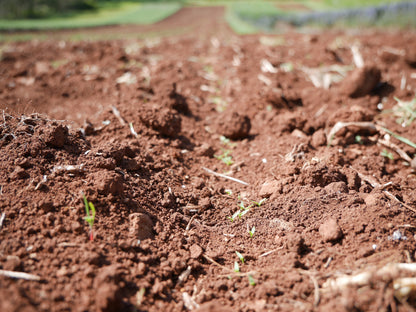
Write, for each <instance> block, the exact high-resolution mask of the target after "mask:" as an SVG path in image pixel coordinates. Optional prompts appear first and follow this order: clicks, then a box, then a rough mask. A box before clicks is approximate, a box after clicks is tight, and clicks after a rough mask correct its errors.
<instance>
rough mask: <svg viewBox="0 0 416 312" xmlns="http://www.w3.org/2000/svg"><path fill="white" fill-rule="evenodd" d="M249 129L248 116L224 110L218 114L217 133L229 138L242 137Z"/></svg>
mask: <svg viewBox="0 0 416 312" xmlns="http://www.w3.org/2000/svg"><path fill="white" fill-rule="evenodd" d="M250 129H251V122H250V118H249V117H248V116H247V115H245V114H242V113H239V112H236V111H225V112H224V113H222V114H221V115H220V116H218V119H217V124H216V131H217V133H219V134H221V135H223V136H225V137H226V138H229V139H231V140H239V139H244V138H246V137H247V136H248V135H249V132H250Z"/></svg>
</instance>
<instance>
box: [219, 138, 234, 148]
mask: <svg viewBox="0 0 416 312" xmlns="http://www.w3.org/2000/svg"><path fill="white" fill-rule="evenodd" d="M220 141H221V144H223V145H226V146H229V147H231V148H234V147H236V146H237V143H232V142H231V140H230V139H229V138H227V137H225V136H223V135H222V136H220Z"/></svg>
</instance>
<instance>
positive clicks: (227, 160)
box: [214, 149, 234, 166]
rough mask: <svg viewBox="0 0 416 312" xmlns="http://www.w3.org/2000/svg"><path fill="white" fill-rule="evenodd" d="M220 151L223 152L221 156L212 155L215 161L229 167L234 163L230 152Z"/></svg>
mask: <svg viewBox="0 0 416 312" xmlns="http://www.w3.org/2000/svg"><path fill="white" fill-rule="evenodd" d="M222 151H223V153H222V154H221V155H214V157H215V158H216V159H219V160H221V161H222V162H223V163H224V164H226V165H227V166H231V165H232V164H233V163H234V161H233V157H232V156H231V155H230V154H231V151H230V150H224V149H222Z"/></svg>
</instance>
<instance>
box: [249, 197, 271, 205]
mask: <svg viewBox="0 0 416 312" xmlns="http://www.w3.org/2000/svg"><path fill="white" fill-rule="evenodd" d="M266 200H267V198H263V199H262V200H260V201H259V202H256V201H254V200H252V203H253V204H255V205H256V206H258V207H260V206H261V205H263V203H264V202H265V201H266Z"/></svg>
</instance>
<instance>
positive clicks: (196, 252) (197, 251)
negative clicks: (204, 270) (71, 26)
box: [189, 244, 204, 259]
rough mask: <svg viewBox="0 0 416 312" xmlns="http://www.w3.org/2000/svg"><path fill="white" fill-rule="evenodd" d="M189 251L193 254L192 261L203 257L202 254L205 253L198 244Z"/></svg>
mask: <svg viewBox="0 0 416 312" xmlns="http://www.w3.org/2000/svg"><path fill="white" fill-rule="evenodd" d="M189 251H190V253H191V258H192V259H198V258H199V257H201V256H202V254H203V252H204V251H203V250H202V248H201V246H199V245H196V244H194V245H192V246H191V247H190V248H189Z"/></svg>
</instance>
